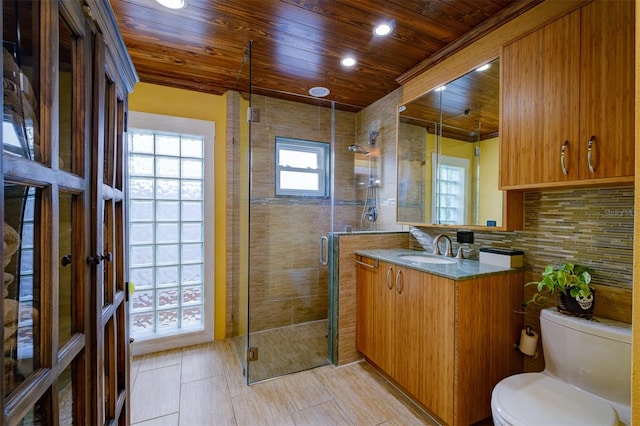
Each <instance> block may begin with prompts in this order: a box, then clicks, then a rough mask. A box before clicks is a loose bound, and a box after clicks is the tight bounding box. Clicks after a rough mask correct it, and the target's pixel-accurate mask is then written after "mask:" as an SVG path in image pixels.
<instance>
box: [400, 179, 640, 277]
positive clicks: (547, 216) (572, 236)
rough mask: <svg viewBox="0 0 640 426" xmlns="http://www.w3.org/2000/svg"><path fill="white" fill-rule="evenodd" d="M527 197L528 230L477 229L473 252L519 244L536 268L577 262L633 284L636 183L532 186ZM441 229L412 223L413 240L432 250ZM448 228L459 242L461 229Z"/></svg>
mask: <svg viewBox="0 0 640 426" xmlns="http://www.w3.org/2000/svg"><path fill="white" fill-rule="evenodd" d="M524 198H525V200H524V218H525V224H524V230H522V231H514V232H475V241H474V243H473V244H470V245H469V248H470V250H469V251H467V252H466V254H467V255H468V257H473V258H477V256H478V249H479V248H480V247H485V246H493V247H505V248H513V249H519V250H523V251H524V253H525V255H524V262H525V269H526V270H528V271H532V272H533V273H536V274H539V273H541V272H542V271H543V270H544V267H545V266H546V265H559V264H562V263H564V262H572V263H578V264H583V265H586V266H589V267H591V268H592V269H593V271H594V273H593V274H592V275H593V279H592V282H593V283H594V284H600V285H605V286H611V287H616V288H622V289H631V288H632V285H633V279H632V266H633V201H634V196H633V188H599V189H594V188H590V189H579V190H576V189H573V190H563V191H545V192H530V193H526V194H525V197H524ZM438 233H441V232H440V231H439V230H437V229H433V228H426V227H425V228H412V229H411V237H410V245H411V247H412V248H414V249H425V250H429V251H430V250H431V249H432V242H433V237H434V236H435V235H436V234H438ZM443 233H445V234H447V235H449V236H450V237H451V239H452V241H454V242H455V235H456V234H455V230H447V231H446V232H443ZM454 246H456V247H457V245H456V244H454Z"/></svg>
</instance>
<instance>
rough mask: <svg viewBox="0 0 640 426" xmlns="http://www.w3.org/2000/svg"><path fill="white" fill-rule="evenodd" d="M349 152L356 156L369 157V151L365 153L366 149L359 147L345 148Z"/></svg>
mask: <svg viewBox="0 0 640 426" xmlns="http://www.w3.org/2000/svg"><path fill="white" fill-rule="evenodd" d="M347 149H348V150H349V151H351V152H355V153H358V154H365V155H369V151H367V150H366V149H364V148H363V147H361V146H360V145H355V144H354V145H349V147H348V148H347Z"/></svg>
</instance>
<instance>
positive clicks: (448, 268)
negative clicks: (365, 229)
mask: <svg viewBox="0 0 640 426" xmlns="http://www.w3.org/2000/svg"><path fill="white" fill-rule="evenodd" d="M356 254H357V255H360V256H365V257H369V258H372V259H378V260H383V261H385V262H391V263H395V264H397V265H401V266H405V267H407V268H411V269H417V270H418V271H423V272H428V273H430V274H433V275H438V276H441V277H445V278H450V279H452V280H456V281H461V280H469V279H472V278H477V277H483V276H487V275H499V274H509V273H514V272H520V271H522V269H521V268H518V269H514V268H507V267H504V266H496V265H489V264H487V263H480V262H478V261H477V260H471V259H456V258H455V257H445V256H434V255H432V254H429V253H427V252H424V251H417V250H409V249H377V250H376V249H374V250H356ZM405 256H425V257H432V258H442V259H448V260H451V261H453V263H445V264H441V263H422V262H415V261H411V260H408V259H406V258H404V257H405Z"/></svg>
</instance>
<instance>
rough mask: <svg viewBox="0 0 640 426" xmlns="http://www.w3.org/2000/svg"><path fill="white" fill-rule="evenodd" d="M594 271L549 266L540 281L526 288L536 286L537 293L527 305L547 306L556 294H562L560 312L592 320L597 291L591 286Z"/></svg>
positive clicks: (566, 266) (572, 267)
mask: <svg viewBox="0 0 640 426" xmlns="http://www.w3.org/2000/svg"><path fill="white" fill-rule="evenodd" d="M591 272H592V270H591V269H590V268H588V267H586V266H583V265H574V264H573V263H564V264H563V265H562V266H560V267H558V268H555V267H553V266H551V265H547V266H546V267H545V268H544V272H543V273H542V279H541V280H540V281H532V282H529V283H527V284H525V286H529V285H535V286H536V287H537V290H538V291H537V292H536V293H535V294H534V295H533V296H532V297H531V299H529V301H528V302H527V303H526V304H525V306H528V305H529V304H531V303H533V304H536V305H538V306H543V305H545V304H546V303H547V302H548V301H549V299H550V298H551V296H552V295H553V294H555V293H556V292H559V293H560V303H559V305H558V310H559V311H560V312H563V313H566V314H568V315H575V316H580V317H586V318H590V317H591V316H592V315H593V305H594V302H595V300H594V296H595V291H594V289H593V287H591V286H590V283H591Z"/></svg>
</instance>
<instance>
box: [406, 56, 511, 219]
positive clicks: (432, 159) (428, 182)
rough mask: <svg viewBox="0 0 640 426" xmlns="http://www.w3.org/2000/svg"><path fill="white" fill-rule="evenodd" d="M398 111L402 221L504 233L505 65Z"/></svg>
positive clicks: (493, 65)
mask: <svg viewBox="0 0 640 426" xmlns="http://www.w3.org/2000/svg"><path fill="white" fill-rule="evenodd" d="M483 68H484V69H482V68H479V69H477V70H474V71H471V72H469V73H468V74H465V75H463V76H462V77H460V78H458V79H456V80H454V81H451V82H449V83H447V84H445V85H443V86H440V87H438V88H436V89H434V90H432V91H430V92H428V93H426V94H424V95H423V96H421V97H420V98H417V99H415V100H413V101H411V102H409V103H407V104H404V105H402V106H400V108H399V114H398V141H397V142H398V146H397V172H398V180H397V186H398V187H397V200H398V204H397V221H398V222H399V223H404V224H411V225H443V226H449V225H451V226H474V227H475V226H478V227H479V226H490V227H494V226H495V227H502V226H503V217H502V216H503V201H504V198H505V197H504V195H503V191H499V190H498V125H499V104H500V93H499V86H500V81H499V76H500V66H499V60H497V59H496V60H494V61H493V62H491V63H489V64H487V66H485V67H483Z"/></svg>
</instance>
